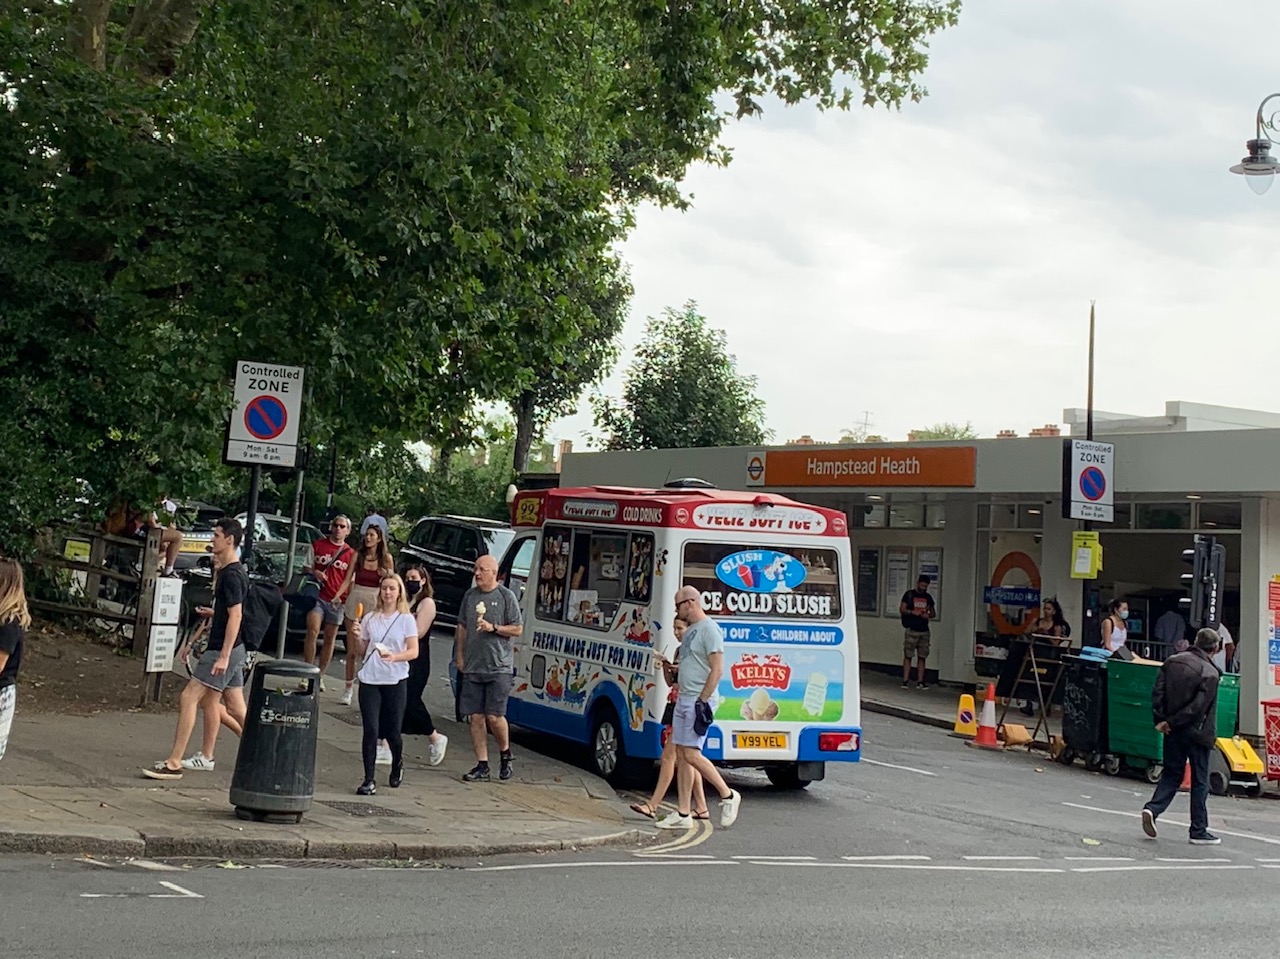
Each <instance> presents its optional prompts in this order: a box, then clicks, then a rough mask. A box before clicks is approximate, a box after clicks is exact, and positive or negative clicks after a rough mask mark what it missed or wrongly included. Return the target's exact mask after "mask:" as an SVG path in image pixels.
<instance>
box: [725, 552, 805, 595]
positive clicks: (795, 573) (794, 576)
mask: <svg viewBox="0 0 1280 959" xmlns="http://www.w3.org/2000/svg"><path fill="white" fill-rule="evenodd" d="M806 575H807V574H806V571H805V568H804V564H803V563H801V562H800V560H798V559H796V558H795V557H794V556H792V555H791V554H790V553H780V552H778V551H777V550H773V549H749V550H743V551H742V552H739V553H730V554H729V555H728V556H726V557H725V558H724V559H722V560H720V562H719V563H717V564H716V577H717V578H718V579H719V580H720V582H722V583H724V584H725V585H726V586H728V587H729V588H730V589H737V590H742V591H744V592H748V593H776V592H790V591H791V590H793V589H795V588H796V587H797V586H799V585H800V584H801V583H803V582H804V580H805V576H806Z"/></svg>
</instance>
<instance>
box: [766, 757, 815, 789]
mask: <svg viewBox="0 0 1280 959" xmlns="http://www.w3.org/2000/svg"><path fill="white" fill-rule="evenodd" d="M764 774H765V775H766V776H768V777H769V782H771V783H773V785H774V786H775V787H776V788H778V789H807V788H808V787H809V780H808V779H801V778H800V768H799V767H798V766H796V764H795V763H792V764H791V765H789V766H766V767H765V770H764Z"/></svg>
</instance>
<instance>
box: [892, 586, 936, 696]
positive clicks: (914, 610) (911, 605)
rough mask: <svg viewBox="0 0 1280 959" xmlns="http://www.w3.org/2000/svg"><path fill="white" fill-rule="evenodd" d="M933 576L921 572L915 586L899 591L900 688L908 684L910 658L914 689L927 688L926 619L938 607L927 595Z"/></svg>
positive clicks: (930, 618) (930, 617)
mask: <svg viewBox="0 0 1280 959" xmlns="http://www.w3.org/2000/svg"><path fill="white" fill-rule="evenodd" d="M931 582H933V580H932V579H931V578H930V577H928V576H926V575H925V574H923V573H921V574H920V578H919V579H917V580H916V588H915V589H909V590H907V591H906V592H905V593H903V594H902V602H900V603H899V604H898V613H899V615H901V617H902V628H903V630H904V632H903V638H902V688H903V689H906V688H908V687H909V686H910V685H911V659H912V657H913V656H914V657H915V661H916V689H928V688H929V686H928V684H927V683H926V682H925V681H924V662H925V660H926V659H928V658H929V621H930V620H932V619H936V618H937V616H938V608H937V607H936V606H935V605H934V603H933V597H932V596H930V595H929V584H930V583H931Z"/></svg>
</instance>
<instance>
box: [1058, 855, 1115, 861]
mask: <svg viewBox="0 0 1280 959" xmlns="http://www.w3.org/2000/svg"><path fill="white" fill-rule="evenodd" d="M1062 858H1063V859H1065V860H1066V861H1067V862H1133V857H1132V856H1063V857H1062Z"/></svg>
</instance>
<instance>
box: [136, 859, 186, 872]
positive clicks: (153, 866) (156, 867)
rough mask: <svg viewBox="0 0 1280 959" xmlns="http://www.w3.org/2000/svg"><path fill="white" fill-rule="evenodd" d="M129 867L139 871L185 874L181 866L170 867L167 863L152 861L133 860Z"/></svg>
mask: <svg viewBox="0 0 1280 959" xmlns="http://www.w3.org/2000/svg"><path fill="white" fill-rule="evenodd" d="M129 865H131V866H137V867H138V868H139V869H150V870H151V871H152V872H185V871H186V870H184V869H183V868H182V867H181V866H170V865H169V864H168V863H165V862H153V861H152V860H150V859H131V860H129Z"/></svg>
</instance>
